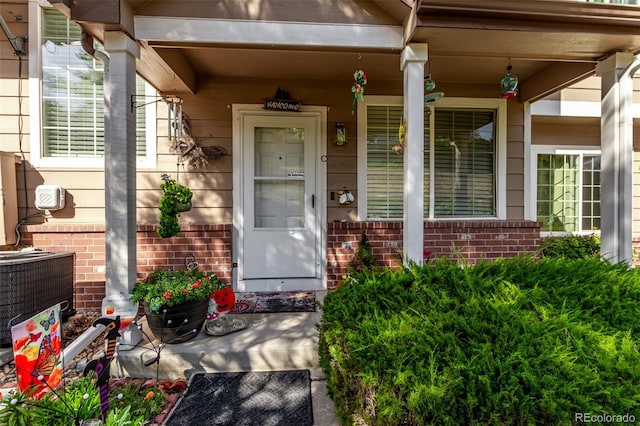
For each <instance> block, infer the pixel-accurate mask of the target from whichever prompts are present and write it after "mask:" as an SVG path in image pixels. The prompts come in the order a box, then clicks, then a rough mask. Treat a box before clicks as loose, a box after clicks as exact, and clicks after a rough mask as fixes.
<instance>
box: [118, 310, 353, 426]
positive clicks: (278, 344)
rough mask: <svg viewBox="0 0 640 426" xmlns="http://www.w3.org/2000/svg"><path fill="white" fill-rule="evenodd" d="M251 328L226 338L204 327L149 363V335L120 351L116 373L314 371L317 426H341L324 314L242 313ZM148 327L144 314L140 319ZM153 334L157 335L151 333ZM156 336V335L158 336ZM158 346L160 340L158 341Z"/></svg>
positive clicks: (170, 374)
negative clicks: (326, 356)
mask: <svg viewBox="0 0 640 426" xmlns="http://www.w3.org/2000/svg"><path fill="white" fill-rule="evenodd" d="M238 317H240V318H243V319H245V320H246V321H247V322H248V324H249V326H248V327H247V329H245V330H242V331H238V332H235V333H231V334H227V335H225V336H216V337H214V336H209V335H207V334H205V332H204V329H203V331H201V332H200V333H199V334H198V336H196V337H195V338H194V339H192V340H190V341H188V342H185V343H180V344H175V345H166V346H164V347H163V348H162V350H161V351H160V362H159V363H157V364H153V365H152V366H149V367H146V366H145V365H144V363H145V361H147V360H149V359H152V358H154V357H155V356H156V353H155V352H154V351H153V350H152V345H151V344H150V343H149V340H147V338H144V339H143V341H142V342H141V343H140V345H141V346H142V347H137V348H134V349H132V350H129V351H119V353H118V359H117V363H116V364H115V365H113V367H112V369H111V371H112V374H120V375H125V376H131V377H155V376H156V374H157V375H158V377H159V378H168V379H177V378H188V377H190V376H191V375H192V374H194V373H200V372H206V373H214V372H233V371H277V370H293V369H308V370H310V371H311V380H312V382H311V392H312V401H313V415H314V420H315V423H314V424H315V425H319V426H335V425H339V424H340V423H339V422H338V420H337V418H336V415H335V409H334V405H333V402H332V401H331V400H330V399H329V397H328V396H327V392H326V381H325V378H324V376H323V374H322V370H321V369H320V365H319V360H318V332H317V329H316V324H318V323H319V322H320V317H321V313H320V312H292V313H271V314H240V315H238ZM140 324H141V325H142V326H143V329H144V330H147V326H146V321H145V320H144V318H142V319H141V320H140ZM147 333H148V334H149V335H150V336H151V337H152V335H151V333H150V332H147ZM152 339H153V337H152ZM153 344H154V345H156V346H157V345H158V344H159V342H158V341H157V340H153Z"/></svg>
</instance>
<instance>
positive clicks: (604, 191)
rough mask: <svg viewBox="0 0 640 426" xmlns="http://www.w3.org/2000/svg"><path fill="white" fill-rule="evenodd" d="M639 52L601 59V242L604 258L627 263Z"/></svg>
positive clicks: (629, 247) (631, 206) (639, 63)
mask: <svg viewBox="0 0 640 426" xmlns="http://www.w3.org/2000/svg"><path fill="white" fill-rule="evenodd" d="M639 69H640V55H635V56H634V55H632V54H630V53H622V52H620V53H616V54H614V55H612V56H611V57H609V58H607V59H605V60H604V61H602V62H600V63H599V64H598V65H597V67H596V73H597V74H598V75H599V76H600V77H601V81H602V83H601V88H602V89H601V90H602V103H601V107H602V115H601V142H600V146H601V151H602V155H601V209H600V213H601V243H600V251H601V256H602V257H603V258H604V259H607V260H609V261H611V262H612V263H620V262H625V263H628V264H630V263H631V257H632V233H633V205H632V203H633V111H632V96H633V75H634V74H635V73H636V72H637V71H638V70H639Z"/></svg>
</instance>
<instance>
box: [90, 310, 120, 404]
mask: <svg viewBox="0 0 640 426" xmlns="http://www.w3.org/2000/svg"><path fill="white" fill-rule="evenodd" d="M98 324H101V325H104V326H105V327H106V331H107V335H106V336H105V338H104V339H105V340H106V341H107V350H106V353H105V354H104V355H102V356H101V357H100V358H98V359H94V360H93V361H91V362H90V363H88V364H87V366H86V367H85V369H84V371H83V374H84V375H85V376H86V375H87V374H89V373H90V372H91V371H93V372H95V374H96V376H97V377H98V380H97V381H96V387H97V388H98V390H99V391H100V410H101V411H102V414H105V413H106V412H107V410H108V409H109V376H110V372H109V366H110V364H111V361H112V360H113V357H114V354H115V352H116V340H117V338H118V337H120V333H118V330H119V329H120V316H119V315H118V316H117V317H116V319H112V318H100V319H97V320H95V321H94V322H93V326H94V327H95V326H96V325H98Z"/></svg>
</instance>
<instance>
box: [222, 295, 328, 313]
mask: <svg viewBox="0 0 640 426" xmlns="http://www.w3.org/2000/svg"><path fill="white" fill-rule="evenodd" d="M315 310H316V293H315V292H314V291H284V292H282V291H281V292H271V293H264V292H260V293H237V294H236V304H235V306H234V307H233V309H232V310H231V312H230V313H231V314H243V313H268V312H315Z"/></svg>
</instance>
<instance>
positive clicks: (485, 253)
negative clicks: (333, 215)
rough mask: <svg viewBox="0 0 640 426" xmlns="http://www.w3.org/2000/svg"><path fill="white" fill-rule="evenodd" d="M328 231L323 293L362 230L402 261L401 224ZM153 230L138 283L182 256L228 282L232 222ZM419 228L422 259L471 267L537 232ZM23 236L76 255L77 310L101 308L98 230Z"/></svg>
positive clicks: (450, 225) (141, 242) (389, 260)
mask: <svg viewBox="0 0 640 426" xmlns="http://www.w3.org/2000/svg"><path fill="white" fill-rule="evenodd" d="M327 228H328V235H327V240H328V241H327V262H328V270H327V273H328V288H329V289H334V288H335V287H336V286H337V285H338V284H339V282H340V281H341V280H342V279H343V277H344V275H345V274H346V273H347V271H348V264H349V262H350V261H351V259H352V257H353V254H354V253H355V251H356V249H357V247H358V242H359V241H360V237H361V235H362V232H365V233H366V234H367V236H368V238H369V241H370V243H371V247H372V249H373V253H374V255H375V257H376V260H377V261H378V264H380V265H385V266H390V267H396V266H398V265H399V264H400V261H401V253H402V222H331V223H329V224H328V226H327ZM155 229H156V227H155V226H153V225H141V226H138V233H137V244H138V250H137V264H138V269H137V272H138V278H143V277H144V276H146V275H147V274H148V273H150V272H152V271H153V270H155V269H158V268H183V267H184V265H185V259H188V258H190V256H193V257H194V258H195V261H196V262H198V264H199V265H200V268H201V269H202V270H205V271H212V272H214V273H216V274H217V275H218V277H219V278H220V279H221V280H222V281H224V282H230V280H231V271H232V257H231V242H232V226H231V224H225V225H186V226H183V227H182V232H181V233H180V235H179V236H177V237H173V238H170V239H164V238H161V237H159V236H158V235H157V234H156V231H155ZM424 229H425V251H426V252H428V254H433V255H435V256H442V255H449V254H452V253H456V254H459V255H460V256H462V257H464V258H465V259H468V260H470V261H472V262H474V261H477V260H479V259H483V258H484V259H495V258H497V257H506V256H514V255H516V254H520V253H525V252H533V251H535V250H537V249H538V247H539V244H540V228H539V226H538V224H537V223H535V222H527V221H465V222H458V221H455V222H454V221H444V222H425V225H424ZM21 232H22V235H23V239H22V245H23V246H33V247H36V248H38V249H41V250H45V251H53V252H75V253H76V268H75V304H76V306H75V307H76V309H77V310H80V311H82V310H99V309H100V306H101V303H102V299H103V298H104V296H105V294H104V280H105V268H106V265H105V239H104V226H103V225H25V226H23V227H22V229H21Z"/></svg>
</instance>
